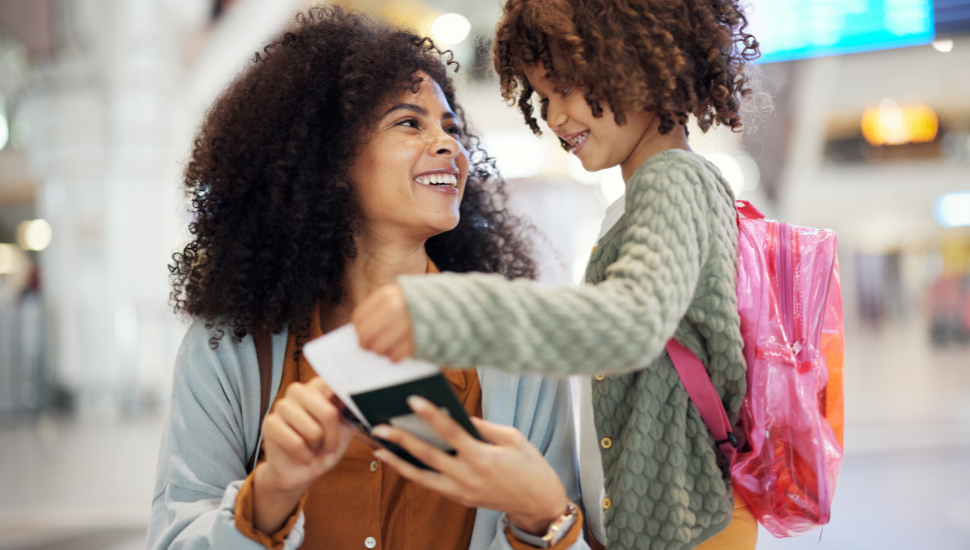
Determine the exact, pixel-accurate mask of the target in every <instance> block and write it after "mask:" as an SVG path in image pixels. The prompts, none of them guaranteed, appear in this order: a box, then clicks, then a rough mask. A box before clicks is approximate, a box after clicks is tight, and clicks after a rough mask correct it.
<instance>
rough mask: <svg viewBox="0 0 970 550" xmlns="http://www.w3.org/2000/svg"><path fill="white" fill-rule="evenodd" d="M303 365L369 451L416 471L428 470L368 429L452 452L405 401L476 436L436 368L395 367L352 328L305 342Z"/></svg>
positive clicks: (410, 362) (413, 362) (421, 364)
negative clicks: (399, 433) (421, 403)
mask: <svg viewBox="0 0 970 550" xmlns="http://www.w3.org/2000/svg"><path fill="white" fill-rule="evenodd" d="M303 353H304V355H305V356H306V358H307V361H308V362H309V363H310V365H311V366H312V367H313V370H314V371H316V373H317V375H318V376H320V378H322V379H323V381H324V382H326V383H327V386H329V387H330V390H331V391H332V392H333V396H332V397H331V402H332V403H333V404H334V405H335V406H337V408H338V410H340V411H341V414H342V416H343V418H344V420H345V421H347V422H348V423H349V424H351V425H352V426H354V427H355V428H357V430H358V433H359V434H361V435H360V436H359V437H358V439H361V441H363V442H364V443H365V444H367V445H369V446H370V447H371V448H379V447H384V448H386V449H388V450H389V451H391V452H393V453H394V454H396V455H398V456H399V457H401V458H402V459H404V460H406V461H407V462H410V463H411V464H414V465H415V466H417V467H419V468H424V469H430V468H428V466H427V465H426V464H424V463H423V462H421V461H420V460H418V459H417V458H415V457H413V456H412V455H411V454H410V453H408V452H407V451H405V450H404V449H402V448H401V447H398V446H397V445H395V444H393V443H391V442H389V441H385V440H382V439H380V438H376V437H373V436H372V435H371V434H370V430H371V429H372V428H374V427H375V426H377V425H379V424H389V425H391V426H395V427H397V428H401V429H403V430H406V431H408V432H410V433H411V434H413V435H414V436H415V437H417V438H418V439H421V440H422V441H424V442H426V443H428V444H429V445H432V446H434V447H437V448H439V449H441V450H443V451H445V452H447V453H449V454H454V453H455V450H454V449H453V448H452V447H451V446H450V445H449V444H448V443H447V442H446V441H445V440H444V439H442V438H441V437H440V436H439V435H438V433H437V432H436V431H435V430H434V429H433V428H432V427H431V426H430V425H429V424H428V423H426V422H425V421H424V420H422V419H421V418H420V417H418V416H417V415H415V414H414V413H413V412H412V411H411V407H409V406H408V403H407V398H408V397H409V396H411V395H419V396H421V397H423V398H425V399H427V400H428V401H430V402H431V403H433V404H434V405H435V406H437V407H438V408H439V410H441V411H442V412H444V413H445V414H447V415H448V416H450V417H451V418H452V419H454V420H455V421H456V422H457V423H458V424H459V425H461V426H462V427H463V428H464V429H465V430H466V431H468V433H470V434H471V435H472V436H473V437H475V438H476V439H479V440H482V437H481V435H480V434H479V433H478V430H476V429H475V426H474V425H473V424H472V423H471V419H470V418H469V417H468V413H467V412H466V411H465V408H464V407H463V406H462V404H461V402H460V401H459V400H458V396H457V395H455V392H454V391H453V390H452V389H451V385H450V384H449V382H448V380H447V379H446V378H445V377H444V375H443V374H441V369H440V368H439V367H438V366H437V365H435V364H433V363H429V362H427V361H422V360H419V359H405V360H403V361H399V362H397V363H394V362H392V361H391V360H390V359H388V358H386V357H383V356H380V355H377V354H376V353H373V352H370V351H367V350H365V349H363V348H361V347H360V344H359V340H358V337H357V331H356V330H355V329H354V326H353V325H352V324H348V325H344V326H343V327H341V328H339V329H337V330H334V331H332V332H330V333H328V334H325V335H324V336H321V337H320V338H316V339H314V340H312V341H310V342H308V343H307V344H306V345H305V346H304V347H303Z"/></svg>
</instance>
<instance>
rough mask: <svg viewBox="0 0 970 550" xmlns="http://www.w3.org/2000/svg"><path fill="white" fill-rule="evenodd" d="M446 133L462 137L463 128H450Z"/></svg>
mask: <svg viewBox="0 0 970 550" xmlns="http://www.w3.org/2000/svg"><path fill="white" fill-rule="evenodd" d="M445 131H446V132H448V133H449V134H454V135H456V136H460V135H461V128H459V127H457V126H452V127H450V128H448V129H447V130H445Z"/></svg>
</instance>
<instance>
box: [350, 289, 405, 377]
mask: <svg viewBox="0 0 970 550" xmlns="http://www.w3.org/2000/svg"><path fill="white" fill-rule="evenodd" d="M351 320H352V321H353V323H354V327H355V328H356V329H357V335H358V337H359V338H360V347H362V348H364V349H366V350H370V351H373V352H374V353H376V354H378V355H383V356H385V357H387V358H389V359H390V360H391V361H394V362H397V361H400V360H401V359H404V358H406V357H411V356H412V355H414V348H415V344H414V330H413V326H412V325H411V316H410V315H409V314H408V303H407V301H406V300H405V299H404V291H403V290H401V287H400V286H398V285H396V284H390V285H385V286H383V287H381V288H379V289H377V291H376V292H374V293H373V294H371V295H370V296H368V297H367V299H366V300H364V301H363V302H362V303H361V304H360V305H359V306H357V308H356V309H355V310H354V313H353V315H352V316H351Z"/></svg>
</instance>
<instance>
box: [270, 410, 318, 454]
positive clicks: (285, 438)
mask: <svg viewBox="0 0 970 550" xmlns="http://www.w3.org/2000/svg"><path fill="white" fill-rule="evenodd" d="M263 438H264V439H265V440H266V444H267V446H270V447H276V448H277V449H279V450H280V451H282V452H283V453H284V454H286V456H288V457H290V458H291V459H292V460H294V461H296V462H300V463H302V464H310V463H311V462H313V459H314V455H313V453H312V452H310V449H309V448H308V447H307V444H306V440H305V439H303V437H302V436H301V435H300V434H299V433H297V432H296V431H295V430H293V428H292V427H291V426H290V424H288V423H287V422H286V421H284V420H283V419H282V418H280V417H279V416H277V415H272V414H271V415H269V416H267V417H266V421H265V422H263Z"/></svg>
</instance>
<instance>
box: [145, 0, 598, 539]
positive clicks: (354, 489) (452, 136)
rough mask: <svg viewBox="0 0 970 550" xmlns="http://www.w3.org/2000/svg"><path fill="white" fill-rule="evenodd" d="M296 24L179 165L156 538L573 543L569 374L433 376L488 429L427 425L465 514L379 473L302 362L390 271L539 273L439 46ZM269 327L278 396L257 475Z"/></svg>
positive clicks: (360, 21)
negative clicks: (171, 374)
mask: <svg viewBox="0 0 970 550" xmlns="http://www.w3.org/2000/svg"><path fill="white" fill-rule="evenodd" d="M297 21H298V25H296V27H295V28H293V29H292V30H290V31H289V32H287V33H285V34H284V35H283V36H282V37H281V38H279V39H278V40H276V41H274V42H272V43H271V44H270V45H269V46H267V47H266V48H265V50H264V52H265V54H259V55H257V58H256V60H255V62H254V63H253V64H252V65H251V66H250V67H249V68H248V69H247V70H246V71H245V72H244V73H243V75H242V76H241V77H240V78H239V79H238V80H236V81H235V82H234V83H233V84H232V85H231V86H230V87H229V89H228V90H227V91H226V92H225V93H224V94H223V95H222V96H221V97H220V98H219V100H218V101H217V102H216V104H215V105H214V106H213V108H212V110H211V111H210V112H209V113H208V115H207V117H206V120H205V121H204V123H203V125H202V128H201V130H200V132H199V135H198V138H197V139H196V142H195V147H194V150H193V152H192V158H191V160H190V162H189V164H188V167H187V169H186V173H185V182H186V186H187V188H188V191H189V193H190V194H191V196H192V205H193V209H194V213H195V220H194V221H193V222H192V224H191V225H190V231H191V233H192V235H193V240H192V242H190V243H189V244H188V245H187V246H186V247H185V248H184V250H183V251H182V253H181V254H176V256H175V263H174V264H173V265H172V266H171V268H170V269H171V271H172V274H173V280H174V289H175V290H174V292H173V299H174V301H175V303H176V309H177V310H178V311H179V312H181V313H183V314H185V315H187V316H190V317H192V318H194V319H195V321H194V322H193V324H192V326H191V327H190V328H189V330H188V332H187V334H186V336H185V340H184V342H183V345H182V348H181V350H180V352H179V356H178V361H177V365H176V373H175V382H174V389H173V399H172V413H171V419H170V425H169V429H168V431H167V432H166V437H165V441H164V443H163V445H162V450H161V456H160V460H159V467H158V474H157V485H156V492H155V499H154V502H153V506H152V521H151V527H150V530H149V547H150V548H259V547H266V548H271V549H276V548H297V547H303V548H336V549H343V548H357V547H360V546H361V545H363V547H365V548H378V547H379V548H386V549H415V550H417V549H420V548H432V547H433V548H457V549H464V548H475V549H485V548H489V547H491V548H510V547H511V546H510V545H513V546H515V547H517V548H518V547H523V543H522V542H520V541H519V539H521V540H523V541H526V542H530V541H531V542H535V540H534V539H533V538H530V537H531V536H533V535H536V534H539V535H541V534H543V533H545V532H546V530H547V528H548V527H549V525H550V524H555V525H556V526H559V527H561V528H560V530H559V531H558V534H557V536H555V537H547V541H539V542H548V541H549V540H552V542H556V543H557V546H556V547H557V548H566V547H572V548H583V547H585V545H584V543H583V542H582V541H581V540H580V541H579V542H576V541H577V538H578V536H579V532H580V527H579V526H580V523H581V519H580V516H579V515H578V514H576V513H575V506H572V505H571V503H570V501H571V500H573V501H574V500H576V498H575V494H574V493H575V477H574V473H573V459H572V454H571V453H572V451H571V449H572V430H571V427H570V422H569V412H568V406H567V401H568V390H567V388H566V387H565V385H564V384H563V383H562V382H561V381H559V380H555V379H548V380H547V379H543V378H540V377H537V376H531V377H516V376H511V375H505V374H501V373H495V372H476V371H465V372H462V371H447V370H446V372H445V375H446V377H447V378H448V379H449V381H451V382H452V385H453V389H454V390H455V391H456V393H457V394H458V396H459V398H460V399H461V400H462V402H463V404H464V405H465V407H466V409H467V410H468V411H469V413H471V414H477V415H479V416H484V417H485V418H486V419H489V420H492V421H494V422H496V423H493V422H485V421H480V420H479V421H476V425H477V427H478V429H479V430H480V432H481V433H482V435H483V436H484V437H485V438H486V439H489V440H491V441H492V443H494V444H493V445H487V444H485V443H482V442H478V441H469V439H470V438H465V437H463V436H464V434H461V433H454V432H453V431H451V432H449V430H451V428H453V426H451V425H449V424H448V423H447V422H442V419H440V418H436V419H433V421H434V422H435V425H436V426H437V427H438V428H439V429H440V430H441V431H442V432H443V433H444V434H446V437H448V438H449V440H451V441H452V442H453V443H454V444H455V446H456V448H458V449H459V453H458V456H456V457H453V460H454V462H452V463H449V464H448V465H441V464H439V466H441V467H442V468H444V469H446V470H447V471H449V472H456V471H459V470H460V471H461V472H463V474H462V475H461V476H458V478H459V481H460V482H461V483H462V484H463V486H464V488H465V490H464V492H463V494H462V495H461V496H460V498H459V499H458V500H460V501H461V502H458V501H456V500H452V499H448V498H446V497H445V496H443V495H442V494H440V493H439V492H435V491H431V490H428V489H425V488H423V487H421V486H419V485H416V484H414V483H412V482H410V481H408V480H406V479H405V478H403V477H402V476H400V475H399V474H398V473H397V471H396V470H394V469H393V468H385V467H384V463H383V461H381V460H374V457H373V450H372V449H370V448H368V447H367V446H366V445H364V444H363V443H361V442H360V441H357V440H355V439H354V438H353V437H352V432H351V430H350V429H349V428H348V427H347V426H345V425H344V424H342V423H341V421H340V420H339V415H338V414H337V411H336V410H335V409H334V407H333V406H332V405H331V404H330V402H329V401H328V399H327V397H328V395H329V392H328V389H327V388H326V385H325V384H324V383H323V382H322V381H321V380H320V379H319V378H316V376H315V375H314V374H313V371H312V369H311V368H310V367H309V365H308V364H307V363H306V361H305V359H304V357H303V356H302V354H301V353H300V349H301V346H302V345H303V343H305V342H306V341H308V340H309V339H311V338H314V337H316V336H319V335H321V334H324V333H326V332H328V331H330V330H332V329H334V328H336V327H339V326H341V325H344V324H346V323H347V322H349V320H350V314H351V312H352V311H353V309H354V308H355V307H356V306H357V305H358V304H359V303H361V302H362V301H363V300H364V299H365V298H366V297H367V296H368V295H369V294H370V293H371V292H372V291H373V290H374V289H377V288H379V287H381V286H382V285H384V284H386V283H389V282H392V281H393V280H395V278H397V277H398V276H401V275H407V274H410V275H418V274H425V273H434V272H437V269H438V268H441V269H442V270H450V271H458V272H469V271H479V272H486V273H498V274H501V275H503V276H505V277H532V276H533V275H534V272H535V268H534V264H533V262H532V260H531V259H530V257H529V255H528V253H527V247H526V244H525V241H524V240H523V238H522V236H521V230H522V229H523V228H524V225H523V222H522V221H520V220H519V219H517V218H515V217H514V216H512V215H510V214H509V213H508V212H507V211H506V210H505V208H504V206H503V201H504V191H503V182H502V180H501V179H500V178H499V177H498V176H497V175H496V173H495V171H494V165H493V163H492V161H491V160H490V159H488V157H487V155H486V154H485V152H484V151H483V150H482V149H481V148H480V147H478V145H477V139H476V138H474V137H473V136H470V135H469V134H468V133H467V132H466V130H465V121H464V117H463V114H462V111H461V109H460V108H459V106H458V105H457V104H456V102H455V98H454V89H453V87H452V83H451V81H450V79H449V78H448V77H447V74H446V67H445V66H444V65H443V64H442V63H441V60H440V55H441V54H440V52H439V51H438V50H437V49H436V48H435V47H434V45H433V44H432V43H431V41H430V40H428V39H423V38H421V37H418V36H416V35H414V34H411V33H408V32H404V31H400V30H395V29H392V28H389V27H387V26H384V25H381V24H377V23H375V22H373V21H371V20H369V19H367V18H365V17H363V16H361V15H358V14H354V13H345V12H343V11H342V10H340V9H338V8H330V7H328V8H318V9H314V10H311V11H310V12H309V13H308V14H307V15H305V16H300V17H299V18H298V19H297ZM266 332H269V333H272V335H273V336H272V338H271V362H272V385H271V388H270V395H271V396H275V397H276V399H275V400H274V402H273V403H272V405H271V407H270V411H271V412H270V414H269V415H268V416H267V418H266V419H265V422H264V423H263V430H262V445H261V449H262V453H261V455H260V460H259V461H258V463H257V465H256V466H255V468H254V469H253V470H252V471H251V472H248V471H247V463H248V461H249V459H250V456H251V455H253V453H254V451H255V450H256V449H257V448H258V443H259V433H260V432H259V426H260V422H261V421H262V420H263V419H262V418H260V390H261V385H260V379H259V369H258V363H259V359H258V357H257V355H258V354H259V353H260V352H259V351H258V349H259V348H258V347H257V345H256V344H254V341H255V336H256V335H259V334H265V333H266ZM414 407H415V410H416V411H418V412H419V414H424V413H425V412H426V411H425V409H423V408H422V403H421V402H416V403H415V404H414ZM444 420H447V419H444ZM500 423H504V424H509V425H512V426H514V428H515V429H513V428H509V427H504V426H500V425H499V424H500ZM520 432H521V433H520ZM537 449H538V450H537ZM543 454H544V455H545V459H546V460H548V462H546V460H544V459H543ZM247 474H248V475H247ZM476 507H488V508H489V509H488V510H486V509H479V510H476ZM502 512H504V513H505V514H506V516H505V518H503V517H502V515H501V513H502ZM569 518H572V519H571V522H570V519H569ZM554 534H555V533H554ZM525 547H529V546H525Z"/></svg>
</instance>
